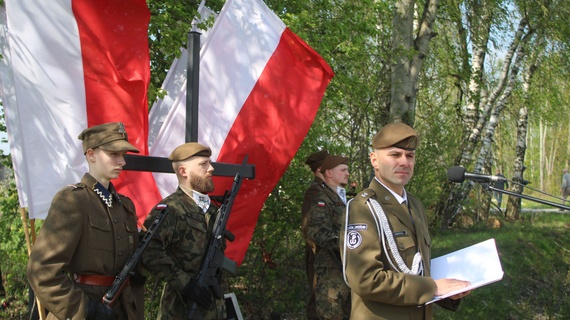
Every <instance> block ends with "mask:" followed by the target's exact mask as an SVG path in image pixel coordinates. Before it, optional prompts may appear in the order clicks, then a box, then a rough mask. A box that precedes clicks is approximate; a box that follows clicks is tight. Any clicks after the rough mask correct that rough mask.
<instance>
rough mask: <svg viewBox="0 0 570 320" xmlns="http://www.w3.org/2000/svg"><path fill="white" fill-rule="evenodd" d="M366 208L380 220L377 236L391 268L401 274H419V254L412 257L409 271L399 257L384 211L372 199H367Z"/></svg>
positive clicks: (421, 267)
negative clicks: (387, 247)
mask: <svg viewBox="0 0 570 320" xmlns="http://www.w3.org/2000/svg"><path fill="white" fill-rule="evenodd" d="M368 207H370V211H371V212H372V213H373V214H374V215H375V217H378V219H379V220H380V224H379V225H380V228H379V229H380V230H379V236H380V239H382V246H383V248H384V251H385V252H386V257H387V260H388V262H389V263H390V265H391V266H392V268H393V269H394V270H396V271H398V272H402V273H408V274H416V275H417V274H420V273H421V272H422V271H423V265H422V255H421V254H420V252H419V251H418V252H416V254H415V255H414V259H413V261H412V268H411V269H410V268H408V266H407V265H406V263H405V262H404V259H402V256H400V252H399V251H398V246H397V245H396V241H395V240H394V235H393V233H392V230H391V229H390V224H389V223H388V218H387V217H386V213H384V210H382V207H381V206H380V204H379V203H378V201H376V200H374V199H368ZM384 239H386V241H384ZM386 242H388V246H389V247H390V250H391V251H392V257H393V258H394V260H396V265H397V266H396V265H395V264H394V262H393V261H392V259H391V258H390V254H389V253H388V250H387V249H386Z"/></svg>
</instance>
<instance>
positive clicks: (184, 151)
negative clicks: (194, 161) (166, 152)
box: [168, 142, 212, 161]
mask: <svg viewBox="0 0 570 320" xmlns="http://www.w3.org/2000/svg"><path fill="white" fill-rule="evenodd" d="M211 155H212V150H211V149H210V148H208V147H206V146H205V145H201V144H199V143H197V142H188V143H185V144H183V145H180V146H178V147H176V149H174V151H172V153H171V154H170V156H169V157H168V159H170V160H172V161H182V160H186V159H188V158H190V157H194V156H202V157H209V156H211Z"/></svg>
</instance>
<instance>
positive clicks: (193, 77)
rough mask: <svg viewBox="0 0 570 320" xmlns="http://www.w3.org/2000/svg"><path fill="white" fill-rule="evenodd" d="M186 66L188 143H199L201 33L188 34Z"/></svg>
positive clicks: (192, 32)
mask: <svg viewBox="0 0 570 320" xmlns="http://www.w3.org/2000/svg"><path fill="white" fill-rule="evenodd" d="M187 47H188V48H187V50H188V61H187V65H186V140H185V141H186V142H198V93H199V91H198V90H199V86H200V33H199V32H198V31H197V28H196V25H193V26H192V30H190V32H188V44H187Z"/></svg>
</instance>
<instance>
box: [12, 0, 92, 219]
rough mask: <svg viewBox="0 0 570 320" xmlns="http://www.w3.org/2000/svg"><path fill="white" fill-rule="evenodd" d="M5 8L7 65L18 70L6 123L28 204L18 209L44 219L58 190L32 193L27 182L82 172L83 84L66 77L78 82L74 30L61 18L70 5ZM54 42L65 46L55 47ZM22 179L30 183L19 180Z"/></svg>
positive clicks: (20, 1)
mask: <svg viewBox="0 0 570 320" xmlns="http://www.w3.org/2000/svg"><path fill="white" fill-rule="evenodd" d="M6 10H7V23H8V29H9V31H10V34H11V36H10V38H9V46H10V55H9V57H10V58H11V61H10V63H11V64H12V67H13V70H18V72H17V73H15V74H14V88H15V94H16V96H17V97H18V98H17V101H15V102H16V104H17V105H16V106H17V107H16V108H13V109H17V110H18V111H17V114H15V115H13V117H12V116H10V119H9V121H10V122H9V123H7V125H8V130H9V131H10V136H11V137H12V138H14V136H15V135H17V136H19V137H20V139H19V141H17V142H15V143H11V150H10V152H11V154H12V157H14V159H16V160H18V159H20V160H22V161H21V162H19V163H20V164H21V166H20V167H19V168H18V171H19V172H20V180H19V181H17V184H18V195H19V196H20V197H21V198H22V199H27V200H28V201H27V203H21V205H22V206H27V207H28V208H29V214H30V218H40V219H43V218H45V216H46V215H47V210H48V208H49V205H50V203H51V199H52V198H53V196H54V194H55V193H56V192H57V191H58V190H59V188H43V189H42V192H32V191H31V190H30V188H31V186H32V184H33V185H35V186H38V185H39V186H41V185H45V186H50V185H53V184H54V181H60V183H61V185H60V187H63V186H64V185H65V184H68V183H72V182H75V181H77V180H79V179H80V178H81V176H82V174H83V172H85V171H86V165H85V161H84V158H83V157H82V154H81V153H80V152H79V153H78V152H76V150H77V149H78V148H79V149H80V148H81V143H80V141H79V140H77V136H78V135H79V133H80V132H81V130H83V129H84V128H85V127H86V126H87V120H86V119H87V118H86V111H85V109H84V108H83V109H81V108H78V106H84V105H85V90H84V87H83V83H77V82H76V81H73V79H76V78H74V77H70V76H69V75H70V74H72V75H76V76H77V77H80V78H83V67H82V64H81V50H80V44H79V38H78V29H77V25H76V23H75V21H74V20H73V19H66V18H64V17H73V15H72V14H71V13H70V12H71V3H70V1H62V0H56V1H50V2H43V1H32V0H17V5H16V2H14V1H7V3H6ZM38 13H41V14H38ZM13 35H16V36H13ZM54 42H56V43H65V44H66V45H65V46H54V45H53V43H54ZM48 106H58V107H57V109H54V108H49V107H48ZM8 112H10V111H8ZM12 130H13V131H12ZM56 141H57V143H56ZM57 146H60V148H58V147H57ZM38 155H41V156H38ZM24 160H25V161H24ZM62 176H65V177H66V180H65V181H62V180H61V177H62ZM24 177H28V179H33V181H22V178H24ZM20 186H22V187H23V188H26V189H27V190H26V189H20ZM25 195H27V198H26V196H25Z"/></svg>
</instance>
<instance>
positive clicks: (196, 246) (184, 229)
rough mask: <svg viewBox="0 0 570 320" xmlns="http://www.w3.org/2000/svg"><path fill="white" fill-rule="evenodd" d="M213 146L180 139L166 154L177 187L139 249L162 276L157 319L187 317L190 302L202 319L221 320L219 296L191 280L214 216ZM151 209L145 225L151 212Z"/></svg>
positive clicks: (147, 264) (146, 262)
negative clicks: (164, 213) (165, 212)
mask: <svg viewBox="0 0 570 320" xmlns="http://www.w3.org/2000/svg"><path fill="white" fill-rule="evenodd" d="M211 155H212V151H211V150H210V148H208V147H207V146H204V145H202V144H199V143H195V142H190V143H185V144H183V145H181V146H179V147H177V148H176V149H174V151H172V153H171V154H170V156H169V157H168V158H169V159H170V160H171V161H172V168H173V169H174V172H175V173H176V177H177V178H178V189H177V190H176V191H175V192H174V193H172V194H171V195H169V196H168V197H166V198H164V199H163V200H162V201H161V202H160V203H161V204H166V205H168V215H167V216H166V218H165V221H164V223H163V224H162V226H161V227H160V228H159V229H158V230H157V232H156V234H155V236H154V237H153V238H152V240H151V241H150V242H149V244H148V247H147V248H146V250H145V251H144V253H143V259H142V261H143V266H144V267H145V268H146V269H148V270H149V271H150V272H152V273H153V274H154V275H156V276H157V277H158V278H159V279H160V280H162V281H164V282H165V284H164V288H163V292H162V298H161V300H160V310H159V314H158V319H186V315H187V312H188V311H189V310H190V307H191V306H192V304H193V303H194V302H196V303H197V305H198V306H199V312H200V315H201V318H202V319H212V320H215V319H224V318H225V305H224V300H223V299H214V296H213V294H212V292H211V290H210V288H207V287H201V286H199V285H198V284H197V282H196V277H197V273H198V271H199V270H200V266H201V263H202V260H203V258H204V256H205V255H206V247H207V245H208V240H209V238H210V236H211V233H212V227H213V225H214V221H215V219H216V214H217V207H216V205H214V204H213V203H212V202H211V201H210V198H209V196H208V193H210V192H212V191H214V183H213V181H212V174H213V172H214V168H213V167H212V163H211V161H210V156H211ZM155 213H156V210H153V212H151V214H149V216H148V217H147V219H146V221H145V225H147V226H150V225H151V224H152V222H153V221H154V219H155V217H154V216H153V214H155Z"/></svg>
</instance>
